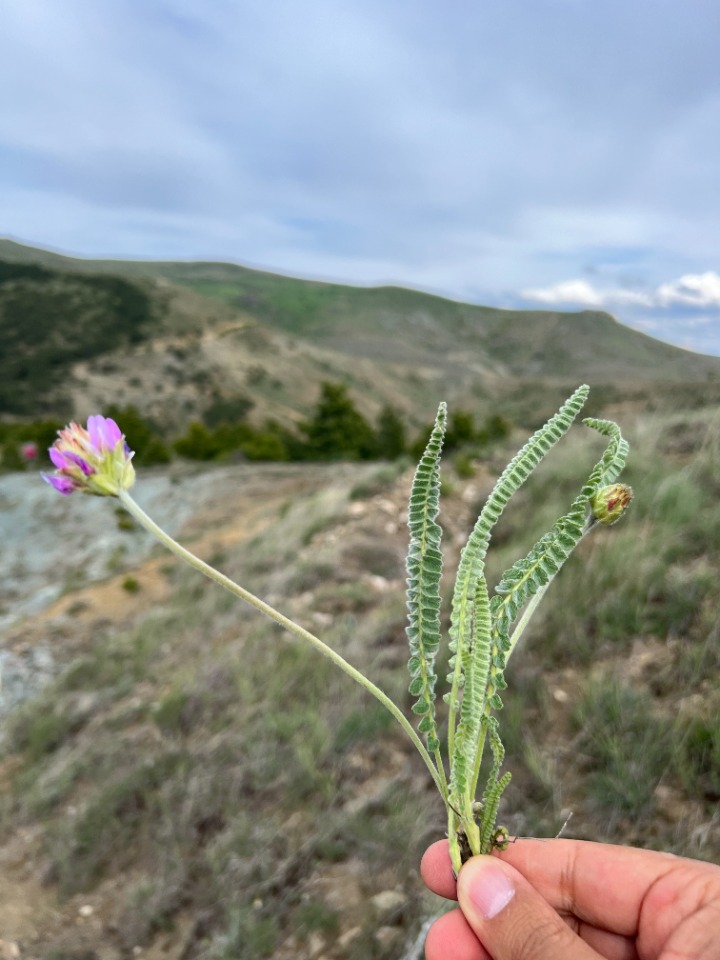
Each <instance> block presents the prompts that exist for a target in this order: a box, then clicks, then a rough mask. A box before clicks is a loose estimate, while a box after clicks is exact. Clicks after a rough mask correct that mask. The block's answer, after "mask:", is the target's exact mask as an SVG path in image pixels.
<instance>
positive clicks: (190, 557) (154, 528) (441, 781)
mask: <svg viewBox="0 0 720 960" xmlns="http://www.w3.org/2000/svg"><path fill="white" fill-rule="evenodd" d="M117 498H118V500H119V501H120V503H121V504H122V505H123V507H125V509H126V510H127V512H128V513H129V514H131V516H133V517H134V518H135V519H136V520H137V522H138V523H139V524H140V525H141V526H143V527H144V528H145V529H146V530H147V531H148V532H149V533H151V534H152V535H153V536H154V537H156V538H157V539H158V540H159V541H160V542H161V543H162V544H163V546H165V547H167V549H168V550H170V551H171V552H172V553H174V554H175V555H176V556H177V557H180V559H181V560H184V561H185V563H187V564H189V565H190V566H191V567H193V568H194V569H195V570H198V571H199V572H200V573H202V574H204V575H205V576H206V577H209V578H210V579H211V580H214V581H215V583H217V584H219V585H220V586H221V587H224V588H225V589H226V590H228V591H229V592H230V593H232V594H233V595H234V596H236V597H238V598H239V599H240V600H244V601H245V602H246V603H249V604H250V605H251V606H253V607H255V609H256V610H259V611H260V612H261V613H264V614H265V616H266V617H270V619H271V620H274V621H275V623H278V624H279V625H280V626H281V627H284V629H285V630H288V631H289V632H290V633H293V634H295V636H296V637H299V638H300V639H301V640H305V641H306V642H307V643H309V644H310V645H311V646H312V647H314V648H315V649H316V650H317V651H318V652H319V653H321V654H322V655H323V656H324V657H327V658H328V659H329V660H332V662H333V663H334V664H336V665H337V666H338V667H340V669H341V670H343V671H344V672H345V673H346V674H347V675H348V676H349V677H352V679H353V680H354V681H355V682H356V683H359V684H360V686H361V687H364V688H365V690H367V691H368V693H371V694H372V695H373V696H374V697H375V698H376V699H377V700H379V701H380V703H381V704H382V705H383V706H384V707H385V709H386V710H389V711H390V713H391V714H392V715H393V717H395V719H396V720H397V721H398V723H399V724H400V726H401V727H402V728H403V730H404V731H405V733H406V734H407V735H408V736H409V737H410V739H411V740H412V742H413V744H414V745H415V746H416V747H417V749H418V752H419V753H420V756H421V757H422V758H423V760H424V762H425V765H426V766H427V768H428V770H429V771H430V773H431V775H432V778H433V780H434V781H435V785H436V786H437V788H438V790H439V791H440V796H441V797H442V798H443V800H445V799H446V798H447V783H446V780H445V771H444V770H442V768H440V770H438V768H437V767H436V766H435V764H434V763H433V761H432V758H431V757H430V754H429V753H428V751H427V750H426V749H425V745H424V744H423V742H422V740H421V739H420V737H419V736H418V735H417V733H416V732H415V730H414V729H413V727H412V726H411V724H410V722H409V721H408V719H407V717H406V716H405V715H404V714H403V712H402V711H401V710H400V709H399V707H397V706H396V704H395V703H393V701H392V700H391V699H390V697H388V695H387V694H386V693H384V692H383V691H382V690H381V689H380V688H379V687H378V686H376V685H375V684H374V683H373V682H372V681H371V680H368V678H367V677H366V676H364V675H363V674H362V673H360V671H359V670H356V669H355V667H353V666H352V664H350V663H348V662H347V660H345V659H344V657H341V656H340V654H339V653H337V652H336V651H335V650H333V649H332V647H329V646H328V645H327V644H326V643H324V642H323V641H322V640H320V638H319V637H316V636H315V635H314V634H312V633H310V631H309V630H306V629H305V628H304V627H301V626H300V625H299V624H297V623H295V622H294V621H292V620H290V619H289V618H288V617H286V616H285V615H284V614H282V613H280V611H279V610H276V609H275V608H274V607H271V606H270V604H269V603H265V601H264V600H261V599H260V598H259V597H256V596H255V594H254V593H251V592H250V591H249V590H246V589H245V588H244V587H241V586H240V585H239V584H237V583H235V581H234V580H231V579H230V578H229V577H226V576H225V574H224V573H220V571H219V570H216V569H215V568H214V567H211V566H210V564H208V563H205V561H204V560H201V559H200V558H199V557H196V556H195V554H194V553H191V552H190V551H189V550H187V549H186V548H185V547H183V546H182V545H181V544H179V543H178V542H177V541H176V540H173V538H172V537H171V536H170V535H169V534H167V533H166V532H165V531H164V530H163V529H162V528H161V527H159V526H158V525H157V524H156V523H155V521H154V520H153V519H152V517H150V516H148V514H147V513H145V511H144V510H143V509H142V507H140V506H139V504H138V503H136V501H135V500H134V499H133V498H132V497H131V496H130V494H129V493H128V491H127V490H122V489H121V490H119V491H118V493H117Z"/></svg>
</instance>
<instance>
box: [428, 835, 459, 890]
mask: <svg viewBox="0 0 720 960" xmlns="http://www.w3.org/2000/svg"><path fill="white" fill-rule="evenodd" d="M420 874H421V876H422V878H423V881H424V882H425V885H426V886H427V888H428V889H429V890H432V892H433V893H437V894H438V895H439V896H441V897H445V898H446V899H448V900H457V883H456V881H455V876H454V874H453V870H452V863H451V862H450V847H449V845H448V842H447V840H437V841H436V842H435V843H433V844H431V845H430V846H429V847H428V848H427V850H426V851H425V853H424V854H423V857H422V860H421V861H420Z"/></svg>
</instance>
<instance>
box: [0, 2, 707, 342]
mask: <svg viewBox="0 0 720 960" xmlns="http://www.w3.org/2000/svg"><path fill="white" fill-rule="evenodd" d="M719 41H720V3H718V2H717V0H682V2H680V0H633V2H627V0H594V2H590V0H443V3H439V2H438V0H342V2H340V0H202V2H200V0H62V3H59V2H57V0H0V117H1V118H2V121H1V122H0V235H3V236H8V237H11V238H12V239H15V240H19V241H21V242H26V243H30V244H33V245H37V246H42V247H47V248H50V249H54V250H58V251H60V252H63V253H68V254H73V255H78V256H88V257H121V258H131V259H140V258H153V259H203V260H204V259H211V260H224V261H232V262H236V263H242V264H245V265H248V266H257V267H261V268H264V269H269V270H273V271H277V272H280V273H286V274H290V275H294V276H303V277H313V278H319V279H327V280H334V281H338V282H343V283H361V284H384V283H395V284H400V285H403V286H409V287H415V288H418V289H422V290H427V291H431V292H434V293H439V294H442V295H444V296H449V297H452V298H455V299H459V300H467V301H470V302H473V303H482V304H488V305H492V306H499V307H508V308H538V309H542V308H552V309H563V310H565V309H567V310H577V309H586V308H589V309H601V310H608V311H609V312H610V313H612V314H613V315H614V316H616V317H617V318H618V319H619V320H621V321H622V322H623V323H626V324H628V325H629V326H632V327H635V328H637V329H639V330H642V331H643V332H645V333H648V334H650V335H652V336H655V337H658V338H660V339H664V340H667V341H669V342H672V343H675V344H678V345H680V346H684V347H686V348H688V349H692V350H696V351H701V352H705V353H714V354H717V355H720V56H718V49H719Z"/></svg>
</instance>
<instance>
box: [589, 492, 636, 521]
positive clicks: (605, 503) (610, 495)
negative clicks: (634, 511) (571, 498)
mask: <svg viewBox="0 0 720 960" xmlns="http://www.w3.org/2000/svg"><path fill="white" fill-rule="evenodd" d="M632 498H633V492H632V487H629V486H628V485H627V484H625V483H612V484H610V486H608V487H603V488H602V490H598V492H597V493H596V494H595V496H594V497H593V498H592V500H591V501H590V506H591V507H592V512H593V516H594V517H595V519H596V520H597V521H599V522H600V523H604V524H605V525H606V526H610V524H611V523H617V521H618V520H619V519H620V517H621V516H622V515H623V514H624V513H625V511H626V510H627V508H628V507H629V506H630V502H631V500H632Z"/></svg>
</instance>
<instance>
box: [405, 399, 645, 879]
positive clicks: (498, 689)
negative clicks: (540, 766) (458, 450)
mask: <svg viewBox="0 0 720 960" xmlns="http://www.w3.org/2000/svg"><path fill="white" fill-rule="evenodd" d="M588 392H589V388H588V387H587V386H581V387H579V388H578V389H577V390H576V391H575V392H574V393H573V394H572V396H571V397H570V398H569V399H568V400H567V401H566V402H565V403H564V404H563V405H562V407H561V408H560V410H559V411H558V412H557V413H556V414H555V416H553V417H552V418H551V419H550V420H549V421H548V422H547V423H546V424H545V426H543V427H542V428H541V429H540V430H538V431H537V432H536V433H535V434H533V436H532V437H531V438H530V439H529V440H528V442H527V443H526V444H525V445H524V446H523V448H522V449H521V450H520V452H519V453H518V454H517V456H515V457H514V458H513V460H512V461H511V462H510V463H509V464H508V466H507V467H506V469H505V470H504V471H503V473H502V475H501V476H500V478H499V479H498V481H497V483H496V484H495V487H494V489H493V491H492V493H491V494H490V496H489V497H488V499H487V502H486V503H485V505H484V507H483V509H482V511H481V513H480V516H479V517H478V519H477V522H476V523H475V526H474V528H473V530H472V532H471V534H470V536H469V538H468V541H467V543H466V545H465V547H464V549H463V552H462V555H461V558H460V563H459V566H458V572H457V577H456V580H455V586H454V590H453V595H452V612H451V618H450V629H449V637H448V643H449V649H450V652H451V654H452V656H451V659H450V672H449V674H448V676H447V683H448V688H449V689H448V691H447V692H446V693H445V694H444V696H443V700H444V701H445V703H446V704H447V717H446V719H445V721H444V723H443V724H441V723H440V721H439V720H438V716H437V711H436V705H437V698H436V685H437V674H436V669H435V665H436V659H437V655H438V651H439V649H440V646H441V640H442V636H441V634H442V630H441V622H440V609H441V604H442V597H441V594H440V581H441V574H442V552H441V537H442V531H441V528H440V525H439V524H438V522H437V517H438V512H439V507H440V455H441V452H442V444H443V438H444V435H445V429H446V423H447V411H446V407H445V404H441V405H440V408H439V410H438V414H437V418H436V420H435V425H434V428H433V431H432V433H431V436H430V439H429V441H428V444H427V447H426V448H425V452H424V453H423V456H422V458H421V460H420V463H419V465H418V467H417V470H416V472H415V477H414V480H413V485H412V490H411V494H410V506H409V511H408V526H409V528H410V546H409V551H408V558H407V572H408V580H407V584H408V590H407V603H408V621H409V622H408V627H407V634H408V640H409V643H410V660H409V662H408V668H409V671H410V677H411V680H410V688H409V689H410V693H411V694H412V695H413V697H415V698H416V701H415V704H414V706H413V712H414V713H415V714H417V716H418V717H419V724H418V730H419V732H420V733H421V734H422V735H423V736H424V737H425V742H426V744H427V750H428V754H429V755H430V757H431V758H432V760H433V763H434V765H435V767H436V771H437V776H436V777H434V779H435V782H436V783H437V784H438V786H439V789H440V792H441V794H442V796H443V800H444V802H445V806H446V808H447V813H448V836H449V838H450V851H451V857H452V862H453V867H454V869H455V871H456V872H457V871H459V869H460V866H461V865H462V863H463V861H464V860H465V859H467V856H468V855H471V854H477V853H488V852H490V851H491V850H492V849H493V848H494V847H502V846H503V845H504V844H505V843H507V831H506V830H505V828H504V827H499V826H498V825H497V812H498V806H499V803H500V798H501V796H502V793H503V791H504V789H505V787H506V786H507V785H508V783H509V782H510V773H509V772H505V773H503V772H502V764H503V760H504V756H505V750H504V747H503V744H502V740H501V737H500V725H499V722H498V718H497V716H496V714H497V711H498V710H499V709H500V708H501V707H502V691H503V690H505V688H506V683H505V679H504V671H505V666H506V664H507V661H508V658H509V657H510V655H511V654H512V652H513V650H514V649H515V647H516V645H517V642H518V640H519V639H520V637H521V635H522V633H523V631H524V630H525V628H526V627H527V624H528V622H529V621H530V618H531V616H532V614H533V612H534V610H535V609H536V607H537V605H538V603H539V602H540V600H541V599H542V597H543V595H544V594H545V592H546V591H547V589H548V587H549V586H550V584H551V583H552V581H553V579H554V578H555V576H556V575H557V574H558V572H559V571H560V569H561V567H562V566H563V564H564V563H565V561H566V560H567V559H568V557H569V556H570V554H571V553H572V551H573V550H574V548H575V547H576V546H577V544H578V543H579V542H580V540H582V538H583V537H585V536H586V535H587V534H588V533H589V532H590V530H591V529H592V528H593V527H594V526H596V525H597V524H598V523H614V522H615V521H616V520H617V519H618V518H619V517H620V516H621V515H622V514H623V513H624V511H625V509H626V508H627V506H628V505H629V503H630V500H631V497H632V492H631V491H630V488H629V487H626V486H624V485H621V484H618V483H616V480H617V478H618V476H619V474H620V472H621V470H622V468H623V466H624V465H625V458H626V455H627V451H628V445H627V443H626V441H625V440H624V439H623V438H622V436H621V434H620V430H619V428H618V426H617V425H616V424H615V423H613V422H612V421H610V420H594V419H586V420H584V421H583V422H584V423H585V425H586V426H588V427H591V428H592V429H594V430H596V431H597V432H598V433H600V434H601V435H602V436H603V437H605V438H606V441H607V445H606V449H605V452H604V453H603V455H602V457H601V458H600V460H599V461H598V462H597V463H596V464H595V465H594V467H593V468H592V470H591V471H590V474H589V476H588V477H587V479H586V481H585V483H584V485H583V486H582V488H581V490H580V493H579V494H578V495H577V497H576V498H575V499H574V500H573V502H572V503H571V504H570V507H569V509H568V511H567V513H565V514H563V515H562V516H561V517H560V518H559V519H558V520H557V521H556V522H555V524H554V525H553V526H552V528H551V529H550V530H549V531H548V533H546V534H545V535H544V536H543V537H541V538H540V539H539V540H538V541H537V543H535V544H534V546H533V547H532V548H531V550H530V551H529V552H528V554H527V556H525V557H523V558H522V559H520V560H518V561H517V562H516V563H514V564H513V565H512V566H511V567H510V568H509V569H508V570H506V571H505V573H504V574H503V576H502V577H501V578H500V582H499V583H498V584H497V585H496V586H495V588H494V590H493V591H492V593H491V592H490V591H489V589H488V585H487V582H486V580H485V575H484V571H485V557H486V554H487V551H488V547H489V545H490V538H491V534H492V530H493V527H494V526H495V524H496V523H497V521H498V519H499V518H500V515H501V514H502V512H503V510H504V509H505V507H506V506H507V504H508V501H509V500H510V498H511V497H512V495H513V494H514V493H515V492H516V491H517V490H518V489H519V487H520V486H521V485H522V484H523V483H524V482H525V480H527V478H528V477H529V476H530V474H531V472H532V471H533V470H534V468H535V467H536V466H537V465H538V463H539V462H540V461H541V460H542V459H543V457H545V455H546V454H547V453H548V452H549V451H550V450H551V449H552V447H553V446H554V445H555V444H556V443H557V442H558V441H559V440H560V439H561V438H562V437H563V436H564V434H565V433H566V432H567V431H568V430H569V429H570V426H571V425H572V423H573V421H574V420H575V418H576V417H577V415H578V413H579V412H580V410H581V409H582V407H583V405H584V403H585V401H586V399H587V396H588ZM443 725H446V728H447V746H448V750H447V756H448V758H449V771H446V769H445V764H444V761H443V756H442V752H441V749H440V736H441V726H443ZM486 748H488V751H489V753H488V757H487V761H486V764H485V768H489V769H485V768H483V771H484V785H483V788H482V792H481V794H480V796H478V782H479V779H480V773H481V765H482V761H483V755H484V754H485V753H486Z"/></svg>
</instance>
